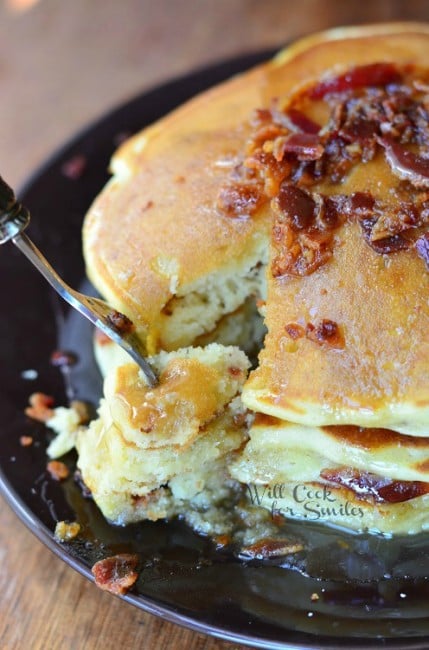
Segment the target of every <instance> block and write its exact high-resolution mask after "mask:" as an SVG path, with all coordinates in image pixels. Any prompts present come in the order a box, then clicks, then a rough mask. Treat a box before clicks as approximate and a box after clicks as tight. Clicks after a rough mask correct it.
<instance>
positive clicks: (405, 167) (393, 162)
mask: <svg viewBox="0 0 429 650" xmlns="http://www.w3.org/2000/svg"><path fill="white" fill-rule="evenodd" d="M378 142H379V143H380V144H381V145H382V146H383V147H384V149H385V151H386V160H387V162H388V163H389V165H390V167H391V169H392V171H393V173H394V174H396V175H397V176H399V178H402V179H403V180H406V181H410V183H412V184H413V185H414V186H415V187H429V158H423V157H422V156H418V155H417V154H415V153H413V152H412V151H409V150H408V149H406V148H405V147H404V145H402V144H401V143H400V142H397V141H395V140H393V138H391V137H390V136H387V135H385V136H384V137H383V138H378Z"/></svg>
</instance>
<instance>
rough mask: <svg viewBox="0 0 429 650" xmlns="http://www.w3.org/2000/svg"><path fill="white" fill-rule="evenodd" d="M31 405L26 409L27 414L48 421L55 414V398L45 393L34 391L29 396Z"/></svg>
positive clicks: (34, 418)
mask: <svg viewBox="0 0 429 650" xmlns="http://www.w3.org/2000/svg"><path fill="white" fill-rule="evenodd" d="M29 402H30V406H27V408H26V409H25V415H28V417H30V418H33V420H38V421H39V422H47V421H48V420H50V419H51V417H53V415H54V409H53V406H54V398H53V397H51V396H50V395H45V393H33V394H32V395H30V397H29Z"/></svg>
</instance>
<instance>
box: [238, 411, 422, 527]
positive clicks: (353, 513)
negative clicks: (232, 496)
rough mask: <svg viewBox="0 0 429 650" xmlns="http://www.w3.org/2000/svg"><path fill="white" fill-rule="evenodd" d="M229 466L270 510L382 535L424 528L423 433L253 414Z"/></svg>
mask: <svg viewBox="0 0 429 650" xmlns="http://www.w3.org/2000/svg"><path fill="white" fill-rule="evenodd" d="M229 471H230V474H231V476H232V477H233V478H235V479H236V480H238V481H239V482H240V483H242V484H244V485H246V486H247V492H248V497H249V498H250V500H251V502H252V503H253V504H256V505H259V506H261V507H264V508H266V509H267V510H269V511H270V512H271V513H272V514H281V515H283V516H286V517H288V518H292V519H301V520H304V521H313V522H314V521H323V522H325V523H329V524H335V525H339V526H341V527H344V528H349V529H352V530H356V531H363V530H369V531H371V532H373V533H383V534H385V535H391V534H399V533H402V534H404V533H418V532H421V531H424V530H427V529H428V528H429V514H428V512H427V505H428V503H429V438H422V437H416V436H406V435H403V434H399V433H396V432H394V431H389V430H387V429H370V428H366V429H362V428H360V427H356V426H328V427H315V426H313V427H305V426H302V425H299V424H292V423H288V422H284V421H282V420H278V419H276V418H273V417H271V416H266V415H257V416H256V418H255V422H254V423H253V425H252V426H251V428H250V440H249V442H248V443H247V445H246V447H245V448H244V450H243V451H242V452H241V453H240V454H239V455H238V456H237V457H236V458H234V460H233V461H232V462H231V464H230V466H229Z"/></svg>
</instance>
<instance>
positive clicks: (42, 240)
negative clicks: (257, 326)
mask: <svg viewBox="0 0 429 650" xmlns="http://www.w3.org/2000/svg"><path fill="white" fill-rule="evenodd" d="M270 54H271V53H270V52H262V53H259V54H256V55H248V56H245V57H241V58H239V59H235V60H233V61H229V62H227V63H224V64H221V65H216V66H214V67H211V68H209V69H207V70H203V71H199V72H196V73H194V74H191V75H189V76H186V77H184V78H182V79H179V80H176V81H173V82H171V83H168V84H166V85H164V86H162V87H160V88H158V89H155V90H153V91H151V92H148V93H145V94H144V95H142V96H139V97H137V98H136V99H134V100H132V101H131V102H129V103H127V104H126V105H125V106H122V107H120V108H119V109H118V110H115V111H114V112H112V113H110V114H109V115H107V116H106V117H105V118H104V119H102V120H101V121H100V122H98V123H97V124H95V125H94V126H92V127H90V128H89V129H87V130H86V131H85V132H84V133H82V134H81V135H79V136H78V137H77V138H76V139H75V140H74V141H73V142H72V143H70V144H68V145H67V146H66V147H65V148H64V149H63V150H62V151H61V152H60V153H58V154H56V155H55V156H54V157H53V159H52V160H51V161H50V162H48V163H47V164H46V165H45V166H44V168H43V169H42V170H41V171H39V172H38V173H37V174H36V175H35V176H34V178H33V179H32V180H31V182H29V183H28V184H27V187H26V189H25V190H24V191H23V192H21V196H20V198H21V199H22V200H23V201H24V202H25V204H26V205H27V206H28V207H29V208H30V211H31V213H32V224H31V227H30V231H29V234H30V236H31V237H32V238H33V239H34V241H35V242H36V244H38V245H39V246H40V248H41V249H42V250H43V251H44V252H45V254H46V256H47V257H48V259H49V260H50V261H51V263H52V264H53V266H54V267H55V268H56V269H57V270H58V271H59V273H60V274H61V275H62V276H63V277H64V279H65V280H66V281H68V282H69V283H70V284H71V285H72V286H79V285H82V283H83V282H84V268H83V261H82V256H81V238H80V230H81V225H82V217H83V215H84V213H85V211H86V210H87V208H88V206H89V204H90V202H91V200H92V199H93V198H94V197H95V195H96V194H97V192H98V191H99V190H100V189H101V188H102V186H103V185H104V183H105V182H106V180H107V178H108V175H107V167H108V161H109V158H110V156H111V154H112V152H113V150H114V149H115V148H116V145H117V144H118V140H119V139H120V138H121V137H123V136H124V135H127V134H130V133H133V132H136V131H138V130H139V129H141V128H142V127H143V126H145V125H146V124H149V123H150V122H152V121H153V120H155V119H156V118H158V117H160V116H161V115H163V114H165V113H166V112H168V111H169V110H171V109H172V108H174V107H175V106H177V105H178V104H180V103H182V102H183V101H184V100H186V99H187V98H189V97H191V96H192V95H194V94H195V93H196V92H198V91H201V90H204V89H205V88H207V87H209V86H211V85H213V84H215V83H217V82H219V81H221V80H223V79H225V78H227V77H228V76H230V75H232V74H234V73H236V72H239V71H241V70H245V69H247V68H248V67H250V66H251V65H253V64H255V63H257V62H259V61H260V60H263V59H265V58H267V57H268V56H269V55H270ZM76 156H78V157H81V158H80V161H82V157H83V160H84V162H85V167H84V169H83V170H82V169H79V165H78V164H77V165H76V164H75V165H74V169H73V164H72V165H71V167H72V169H71V172H72V173H70V165H69V166H68V172H67V169H66V173H65V169H64V165H65V164H66V163H70V161H71V162H72V163H73V161H75V163H76ZM78 162H79V161H78ZM73 171H74V175H75V178H73ZM79 172H81V173H79ZM0 278H1V279H2V288H3V291H2V307H3V314H2V318H1V320H0V351H1V364H0V382H1V394H0V413H1V414H2V424H1V428H0V487H1V490H2V492H3V495H4V496H5V498H6V499H7V501H8V502H9V503H10V504H11V506H12V507H13V508H14V510H15V511H16V513H17V514H18V515H19V517H20V518H21V519H22V520H23V521H24V523H25V524H26V525H27V526H28V527H29V528H30V529H31V530H32V531H33V532H34V533H35V534H36V535H37V537H39V539H41V540H42V541H43V542H44V543H45V544H46V545H47V546H48V547H49V548H50V549H51V550H53V551H54V552H55V553H56V554H57V555H59V556H60V557H61V558H62V559H63V560H64V561H65V562H67V563H68V564H70V565H71V566H72V567H73V568H75V569H76V570H78V571H79V572H80V573H82V574H83V575H85V576H86V577H87V578H89V579H92V576H91V572H90V568H91V566H92V564H93V563H94V561H96V560H97V559H100V558H101V557H105V556H106V555H110V554H112V553H116V552H124V551H129V552H138V553H139V556H140V558H141V573H140V578H139V580H138V582H137V585H136V589H135V590H134V591H133V592H130V593H129V594H128V595H126V596H125V597H124V599H125V600H126V601H127V602H129V603H132V604H134V605H136V606H137V607H140V608H141V609H143V610H146V611H148V612H150V613H153V614H156V615H159V616H161V617H163V618H165V619H167V620H169V621H173V622H175V623H179V624H181V625H185V626H187V627H190V628H192V629H194V630H197V631H199V632H204V633H207V634H213V635H215V636H218V637H221V638H223V639H228V640H232V641H236V642H242V643H247V644H249V645H254V646H259V647H266V646H269V647H273V648H319V649H321V648H326V649H327V648H349V649H352V648H363V647H365V648H368V647H374V648H376V647H383V648H402V649H403V650H405V649H411V648H413V649H415V650H417V649H421V650H424V649H426V648H428V647H429V616H428V614H429V597H428V596H429V584H428V582H427V580H426V576H427V575H428V570H429V559H428V558H429V552H428V551H429V542H428V540H427V537H426V536H424V535H421V536H416V537H409V538H404V539H395V540H385V539H379V538H376V537H370V536H365V535H348V534H344V533H341V532H340V531H334V530H331V531H330V530H326V529H323V528H322V529H319V528H318V527H317V526H311V525H307V524H306V525H301V526H300V525H299V524H293V525H292V529H293V530H295V531H296V532H298V533H302V531H304V535H305V537H306V539H307V545H308V549H309V550H308V552H307V553H306V554H304V556H299V557H297V558H295V559H294V560H293V563H289V564H288V565H284V566H282V567H280V566H273V565H269V564H267V563H265V564H264V563H258V562H253V563H243V562H239V561H238V560H236V559H234V558H233V557H231V556H229V555H225V554H214V553H213V549H212V546H211V544H210V542H209V541H207V540H205V539H203V538H200V537H197V536H196V535H194V534H193V533H192V532H191V531H189V530H188V529H187V528H186V527H185V526H184V525H183V524H182V523H180V522H173V523H170V524H166V523H160V522H158V523H143V524H139V525H133V526H128V527H126V528H115V527H112V526H109V525H108V524H107V523H106V522H105V521H104V520H103V518H102V517H101V515H100V513H99V512H98V510H97V508H96V507H95V506H94V504H93V503H92V502H91V501H89V500H85V499H84V498H83V497H82V495H81V493H80V490H79V488H78V487H77V485H76V484H75V482H74V481H73V479H69V480H67V481H66V482H64V483H62V484H59V483H57V482H55V481H53V480H52V479H50V478H49V476H48V475H47V473H46V471H45V467H46V456H45V450H46V445H47V443H48V441H49V437H50V434H49V432H48V431H47V430H46V429H45V428H44V427H43V425H39V424H37V423H35V422H33V421H30V420H29V419H28V418H26V417H25V416H24V408H25V406H26V404H27V401H28V396H29V394H30V393H32V392H34V391H36V390H38V391H42V392H44V393H47V394H49V395H53V396H54V398H55V400H56V403H57V404H66V403H67V398H68V396H69V395H67V386H68V392H70V385H68V384H67V382H66V383H65V382H64V381H63V377H62V376H61V375H60V373H59V370H58V369H56V368H53V367H52V366H51V365H50V363H49V357H50V354H51V353H52V351H53V350H54V349H56V348H58V347H61V348H67V349H72V350H74V351H75V352H76V353H77V354H78V356H79V362H78V364H77V365H76V366H75V367H74V369H73V372H72V377H71V385H72V388H73V390H74V392H75V396H76V397H77V398H80V399H85V400H88V399H90V400H92V401H93V402H94V403H96V401H97V399H98V397H99V394H100V377H99V374H98V371H97V369H96V367H95V365H94V360H93V357H92V351H91V330H90V327H89V326H87V325H86V322H84V321H83V319H82V318H81V317H80V316H78V315H75V314H72V313H70V312H69V311H68V310H67V309H65V308H64V306H63V304H61V301H60V300H59V299H58V298H57V297H56V295H53V292H52V291H51V289H50V288H49V286H48V285H47V283H46V282H45V281H44V280H43V279H42V278H41V277H40V276H39V275H38V274H37V273H36V272H35V271H34V270H33V268H32V267H31V265H30V264H29V263H28V262H27V260H26V259H25V258H24V257H23V256H22V255H21V254H20V253H19V252H18V251H17V250H15V248H14V247H13V246H12V244H9V245H8V246H7V247H5V248H4V249H3V250H2V251H1V255H0ZM29 370H30V371H36V372H37V378H35V379H31V377H32V376H34V373H31V372H30V373H29V372H28V371H29ZM25 434H27V435H31V436H33V438H34V444H33V445H32V446H30V447H22V446H21V445H20V443H19V438H20V436H22V435H25ZM67 462H68V463H70V466H72V465H73V462H74V458H73V456H72V455H70V457H69V458H68V459H67ZM62 519H70V520H75V519H77V520H78V521H79V522H80V523H81V525H82V534H81V536H80V537H79V538H78V539H77V540H75V541H74V542H73V543H70V544H59V543H57V542H56V541H55V539H54V536H53V530H54V527H55V522H56V521H58V520H62ZM314 593H317V594H318V595H319V599H318V600H317V601H314V600H312V598H311V596H312V594H314Z"/></svg>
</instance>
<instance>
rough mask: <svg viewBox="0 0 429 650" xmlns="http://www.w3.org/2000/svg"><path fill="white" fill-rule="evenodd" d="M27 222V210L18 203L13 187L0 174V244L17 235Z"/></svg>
mask: <svg viewBox="0 0 429 650" xmlns="http://www.w3.org/2000/svg"><path fill="white" fill-rule="evenodd" d="M29 223H30V213H29V211H28V210H27V208H26V207H25V206H24V205H22V204H21V203H18V201H17V200H16V197H15V194H14V191H13V189H12V188H11V187H9V185H8V184H7V183H6V182H5V181H4V180H3V178H2V177H1V176H0V244H4V243H6V242H7V241H9V240H10V239H13V238H14V237H16V236H17V235H19V234H20V233H21V232H22V231H23V230H25V228H26V227H27V226H28V224H29Z"/></svg>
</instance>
